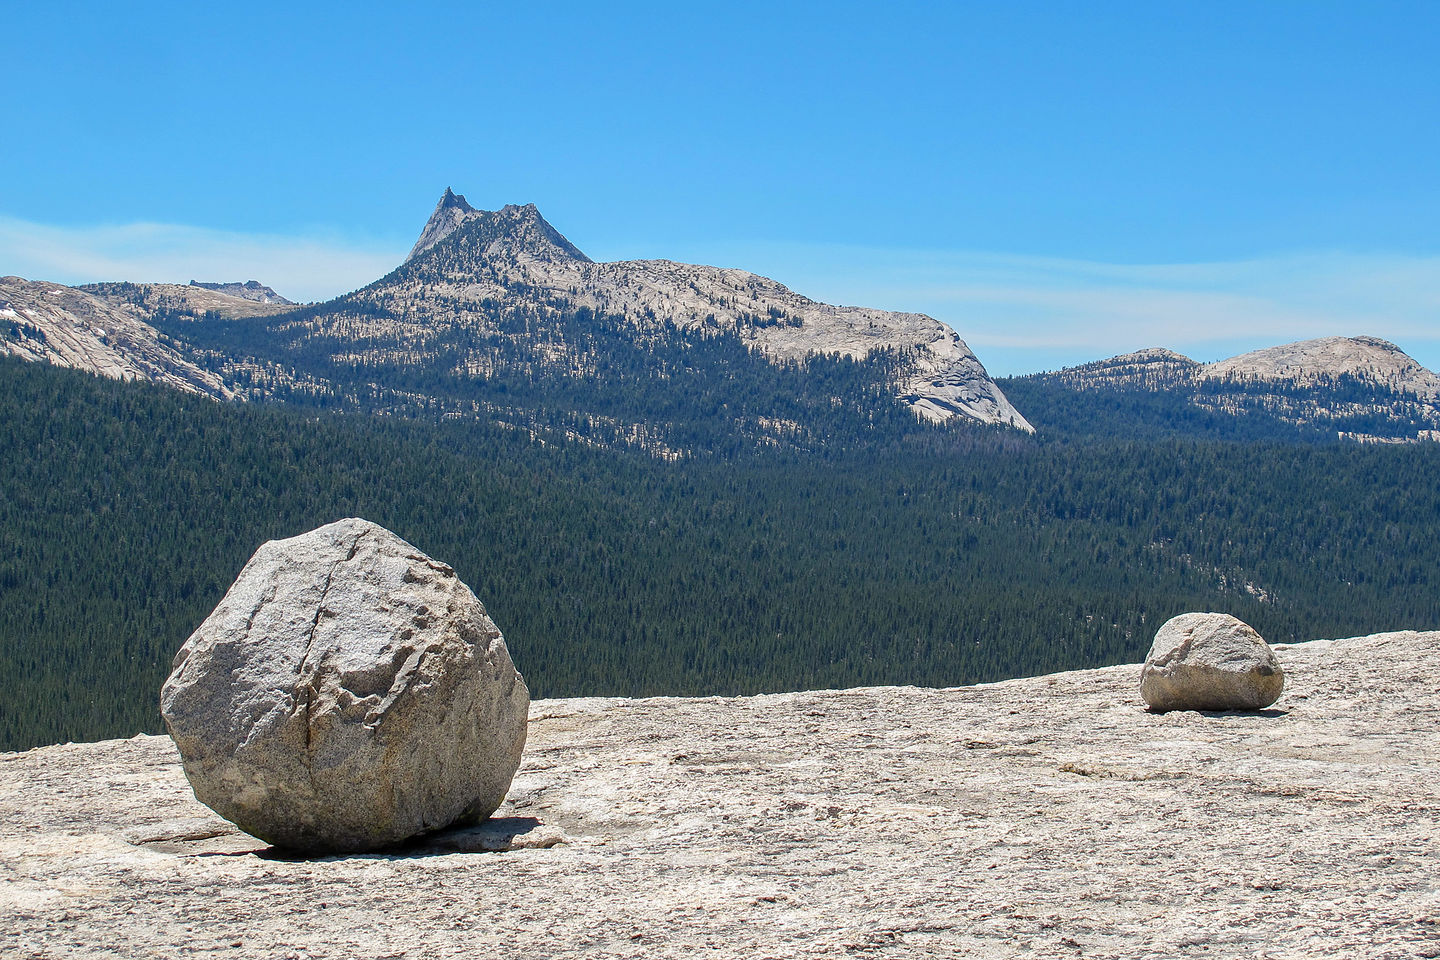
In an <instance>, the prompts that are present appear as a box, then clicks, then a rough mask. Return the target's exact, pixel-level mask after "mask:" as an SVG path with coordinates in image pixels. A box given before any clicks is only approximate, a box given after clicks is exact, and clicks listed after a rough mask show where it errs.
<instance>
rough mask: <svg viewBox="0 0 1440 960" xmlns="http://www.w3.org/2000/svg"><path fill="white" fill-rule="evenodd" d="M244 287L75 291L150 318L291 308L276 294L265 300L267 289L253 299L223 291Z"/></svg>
mask: <svg viewBox="0 0 1440 960" xmlns="http://www.w3.org/2000/svg"><path fill="white" fill-rule="evenodd" d="M250 282H251V283H254V282H255V281H253V280H252V281H250ZM243 286H244V285H243V284H234V283H227V284H202V283H195V282H194V281H191V282H190V283H188V284H183V283H128V282H113V283H112V282H106V283H87V284H85V285H84V286H82V287H77V288H76V289H78V290H83V291H85V292H86V293H93V294H96V295H98V296H100V297H102V298H104V299H105V300H107V301H109V302H110V303H112V304H115V305H116V306H125V305H128V306H130V307H133V308H139V310H140V311H141V312H142V315H146V314H148V315H153V314H154V313H155V312H156V311H159V310H172V311H177V312H180V313H188V314H193V315H195V316H197V317H198V316H200V315H202V314H205V313H216V314H219V315H220V316H222V317H229V318H234V319H240V318H245V317H268V316H271V315H272V314H276V313H282V312H284V311H285V310H288V309H290V308H291V307H293V306H294V304H292V303H291V302H290V301H289V300H286V299H285V298H284V297H280V296H279V295H278V294H277V295H275V297H274V298H273V299H266V296H265V292H266V291H268V292H269V293H271V294H274V293H275V292H274V291H273V290H271V289H270V288H269V287H264V286H261V287H259V291H258V292H256V295H255V296H242V295H241V293H239V292H237V291H234V290H230V289H222V288H231V287H243Z"/></svg>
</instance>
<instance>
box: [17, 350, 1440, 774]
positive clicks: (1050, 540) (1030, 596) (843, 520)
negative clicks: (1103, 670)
mask: <svg viewBox="0 0 1440 960" xmlns="http://www.w3.org/2000/svg"><path fill="white" fill-rule="evenodd" d="M1437 468H1440V446H1437V445H1433V444H1424V445H1418V446H1404V447H1383V448H1377V447H1361V446H1354V445H1333V444H1332V445H1304V444H1295V443H1289V444H1277V443H1264V442H1256V443H1243V444H1242V443H1229V442H1215V441H1197V440H1186V439H1180V438H1168V439H1165V438H1162V439H1155V440H1151V441H1147V442H1133V441H1129V440H1121V439H1096V440H1093V441H1092V442H1087V443H1077V442H1069V441H1064V440H1047V439H1045V438H1044V437H1043V436H1042V437H1041V438H1039V439H1030V438H1024V437H1021V436H1019V435H1017V434H1014V433H1011V432H1004V431H996V430H991V429H984V428H965V427H957V428H951V429H948V430H930V431H924V432H916V433H911V434H906V435H903V436H902V437H901V438H900V440H899V441H897V442H896V443H894V444H891V445H888V446H881V445H879V444H876V443H869V444H864V443H859V442H856V443H853V444H848V445H847V444H841V445H837V448H836V449H835V450H832V451H830V452H829V453H828V454H827V455H826V456H825V457H819V456H816V455H813V454H811V453H807V452H805V451H798V450H793V449H792V450H773V451H766V450H763V449H762V450H759V451H755V450H752V451H751V452H749V453H745V454H743V455H742V454H736V455H734V456H732V457H729V458H728V459H725V458H714V459H688V460H684V461H681V462H671V461H667V460H664V459H661V458H657V457H654V456H649V455H646V454H645V453H643V452H640V451H634V450H625V449H621V450H615V449H603V448H596V447H594V446H593V445H591V444H587V443H585V442H581V441H575V442H568V443H554V442H541V441H538V440H536V439H534V438H533V436H532V433H531V432H530V431H527V430H517V429H507V428H505V427H502V426H495V425H487V424H484V423H476V422H473V421H471V422H463V423H454V422H443V421H439V420H436V421H434V422H431V421H427V420H423V419H413V420H396V419H386V418H379V417H374V416H369V415H361V414H349V413H347V414H335V413H330V414H321V413H317V412H316V411H314V410H303V409H295V408H287V407H284V406H272V405H263V406H262V405H224V404H219V403H215V402H212V401H209V400H204V399H200V398H196V397H191V396H187V395H184V394H180V393H176V392H173V391H170V390H167V389H164V388H160V387H155V386H152V385H148V384H124V383H116V382H112V381H108V380H103V379H98V378H94V377H91V376H88V375H85V374H80V373H75V372H72V371H66V370H58V369H54V368H51V367H49V366H46V365H42V364H26V363H22V362H19V361H13V360H4V361H0V675H3V676H4V677H5V678H6V680H7V695H6V696H5V697H4V698H3V699H0V749H21V748H25V747H28V746H32V745H36V744H41V743H47V742H55V741H61V740H67V739H74V740H81V739H87V740H88V739H98V738H103V737H114V736H128V735H130V734H132V733H135V732H138V731H151V732H155V731H158V730H159V729H161V727H160V721H159V716H158V711H157V707H156V699H157V691H158V690H159V685H160V682H161V680H162V679H163V678H164V676H165V674H166V673H167V672H168V668H169V664H170V660H171V658H172V656H173V655H174V652H175V651H176V649H177V648H178V647H179V645H180V644H181V642H182V641H183V640H184V638H185V637H186V636H187V635H188V634H189V632H190V631H191V630H193V629H194V627H195V626H196V625H197V624H199V622H200V621H201V620H202V619H203V618H204V617H205V616H206V614H207V613H208V612H209V611H210V609H211V608H212V607H213V606H214V605H215V603H216V602H217V601H218V600H219V598H220V597H221V595H222V594H223V593H224V591H225V589H226V588H227V587H228V586H229V584H230V583H231V581H232V580H233V579H234V577H235V575H236V574H237V573H238V572H239V570H240V568H241V566H243V564H244V563H245V561H246V559H248V557H249V556H250V554H251V553H252V552H253V551H254V549H255V547H256V546H258V544H259V543H260V542H262V541H263V540H265V539H268V538H274V537H284V536H291V535H294V534H297V533H301V532H303V531H305V530H308V529H310V528H312V527H314V526H317V525H319V524H321V523H325V522H328V521H330V520H333V519H336V518H338V517H343V516H363V517H367V518H369V519H371V520H374V521H376V522H378V523H381V524H383V525H385V526H387V527H389V528H390V529H392V530H394V531H395V532H397V533H398V534H400V535H401V536H403V537H405V538H406V539H408V540H410V541H411V542H412V543H414V544H415V545H416V546H418V547H420V548H421V549H423V550H425V551H427V552H429V553H430V554H432V555H434V556H436V557H437V558H440V559H443V560H446V561H448V562H450V563H452V564H453V565H454V566H455V567H456V569H457V570H458V571H459V573H460V575H461V576H462V577H463V578H464V580H465V581H466V582H467V583H469V584H470V585H471V586H472V587H473V588H474V589H475V591H476V593H477V594H478V595H479V596H480V598H481V599H482V600H483V601H484V602H485V604H486V606H487V608H488V609H489V611H490V613H491V615H492V616H493V617H494V618H495V620H496V621H497V623H499V625H500V627H501V629H502V630H504V631H505V634H506V637H507V640H508V642H509V644H510V647H511V650H512V652H513V654H514V657H515V660H516V663H517V664H518V665H519V666H520V668H521V670H522V671H523V672H524V673H525V675H526V679H527V681H528V682H529V684H530V687H531V690H532V692H533V694H534V695H535V696H537V697H554V696H573V695H589V694H617V695H644V694H742V693H755V692H761V691H774V690H785V689H797V688H814V687H833V686H848V685H856V684H892V683H914V684H924V685H950V684H962V683H971V682H976V681H984V680H994V679H1000V678H1003V677H1009V676H1015V675H1021V674H1034V673H1040V672H1046V671H1051V670H1058V669H1066V668H1073V667H1082V666H1093V665H1100V664H1106V663H1115V662H1124V661H1136V660H1138V659H1140V658H1141V657H1142V656H1143V654H1144V652H1145V650H1146V648H1147V647H1148V645H1149V642H1150V638H1151V636H1152V635H1153V633H1154V629H1155V627H1156V626H1157V625H1158V624H1159V623H1160V622H1162V621H1163V620H1164V619H1166V618H1168V617H1170V616H1172V615H1173V614H1176V613H1179V612H1182V611H1186V610H1223V611H1226V612H1230V613H1233V614H1235V615H1237V616H1239V617H1241V618H1242V619H1244V620H1247V621H1248V622H1250V623H1252V624H1254V625H1255V626H1256V627H1257V628H1258V629H1259V630H1260V631H1261V632H1262V633H1263V634H1264V635H1265V636H1266V637H1267V638H1269V639H1270V640H1272V641H1283V640H1301V639H1308V638H1312V637H1319V636H1342V635H1352V634H1358V633H1365V632H1370V631H1376V630H1388V629H1399V628H1435V627H1437V626H1440V591H1437V589H1436V587H1437V583H1436V578H1437V571H1440V564H1437V561H1440V535H1437V534H1440V529H1437V527H1440V487H1437V484H1436V483H1435V480H1434V478H1435V476H1436V475H1437V472H1440V470H1437Z"/></svg>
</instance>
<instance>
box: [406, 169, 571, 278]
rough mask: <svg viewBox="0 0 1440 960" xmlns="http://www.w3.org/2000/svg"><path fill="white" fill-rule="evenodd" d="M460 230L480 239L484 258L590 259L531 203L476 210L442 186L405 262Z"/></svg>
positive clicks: (459, 196) (509, 204)
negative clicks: (433, 208) (526, 256)
mask: <svg viewBox="0 0 1440 960" xmlns="http://www.w3.org/2000/svg"><path fill="white" fill-rule="evenodd" d="M462 230H463V231H465V232H466V233H469V234H473V236H474V237H475V239H476V240H478V241H480V243H481V244H482V246H481V250H480V252H481V254H482V255H483V256H485V257H502V258H503V257H515V256H521V255H528V256H530V257H539V258H542V259H551V258H557V257H558V258H561V259H572V260H580V261H583V262H585V263H589V262H590V258H589V257H587V256H585V254H584V253H582V252H580V249H579V248H578V247H576V246H575V245H574V244H573V243H571V242H570V241H569V240H567V239H565V236H564V235H563V234H561V233H560V231H559V230H556V229H555V228H554V227H553V226H551V225H550V222H549V221H547V220H546V219H545V218H544V217H543V216H541V214H540V209H539V208H538V207H536V206H535V204H533V203H525V204H516V203H507V204H505V206H503V207H501V208H500V209H499V210H479V209H476V208H475V207H473V206H471V205H470V203H469V202H467V201H466V199H465V197H464V196H463V195H462V194H457V193H455V192H454V191H453V190H451V189H450V188H449V187H446V188H445V194H444V195H443V196H442V197H441V198H440V202H439V203H437V204H436V205H435V212H434V213H432V214H431V215H430V219H429V220H428V221H426V223H425V229H424V230H422V231H421V232H420V239H419V240H417V241H416V242H415V246H414V247H413V248H411V250H410V255H409V256H407V257H406V258H405V261H406V262H407V263H408V262H410V261H411V260H414V259H415V258H416V257H418V256H420V254H422V253H424V252H425V251H427V250H429V249H431V248H432V247H434V246H435V245H436V244H438V243H439V242H440V241H442V240H445V239H448V238H449V237H450V236H452V235H453V234H456V233H458V232H460V231H462Z"/></svg>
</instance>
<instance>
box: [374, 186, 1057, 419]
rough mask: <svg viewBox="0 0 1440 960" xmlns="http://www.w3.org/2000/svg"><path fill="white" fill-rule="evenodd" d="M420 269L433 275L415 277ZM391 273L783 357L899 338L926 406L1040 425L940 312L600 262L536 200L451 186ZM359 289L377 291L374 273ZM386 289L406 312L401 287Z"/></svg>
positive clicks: (914, 395) (867, 347)
mask: <svg viewBox="0 0 1440 960" xmlns="http://www.w3.org/2000/svg"><path fill="white" fill-rule="evenodd" d="M407 268H408V270H407ZM421 271H424V272H425V278H424V281H420V280H419V279H418V278H413V277H414V274H416V273H417V272H421ZM407 272H408V273H410V274H411V277H410V278H407V277H406V273H407ZM391 276H392V277H395V278H396V283H397V284H405V283H407V280H408V281H409V285H408V290H407V293H408V294H409V295H410V296H409V298H408V301H409V302H408V303H407V306H408V307H409V308H410V309H411V310H413V309H414V306H415V303H416V299H417V298H418V297H419V296H420V293H421V291H422V289H424V288H425V287H426V286H427V285H429V286H431V287H438V288H439V295H440V297H439V298H440V299H443V300H445V301H446V302H448V303H450V304H452V305H454V304H463V303H466V302H468V303H470V304H474V303H476V302H478V301H483V300H487V299H491V300H498V301H502V302H503V301H504V300H506V299H507V298H512V297H513V295H514V292H515V291H517V290H519V291H521V292H522V294H523V295H525V296H532V297H533V296H535V295H538V296H539V297H541V298H546V299H550V300H553V301H560V302H568V303H570V304H571V305H573V306H578V307H584V308H586V309H590V310H592V311H594V312H596V313H601V314H606V315H613V316H619V317H622V318H624V319H625V320H627V321H628V322H630V323H632V324H634V325H635V326H636V327H637V328H638V329H641V330H645V329H654V328H655V326H656V325H657V324H663V323H666V322H669V323H673V324H675V325H676V326H677V327H679V328H681V329H685V330H693V331H700V332H702V333H704V332H706V331H714V332H720V331H725V330H733V331H735V332H737V333H738V334H739V335H740V336H741V337H742V339H744V340H745V341H746V343H747V344H749V345H750V346H752V347H753V348H755V349H757V350H759V351H760V352H761V353H762V354H763V355H764V356H766V357H767V358H770V359H771V360H772V361H775V362H785V361H794V360H800V359H803V358H805V357H807V356H812V355H816V354H836V355H840V356H845V357H850V358H852V359H860V360H863V359H866V358H868V357H870V356H871V355H872V354H874V353H875V352H877V351H880V350H899V351H901V352H904V353H906V354H907V359H906V360H905V361H904V362H903V366H904V367H905V368H906V369H905V373H904V375H903V376H902V379H901V382H900V383H898V384H897V390H896V396H897V398H898V399H899V400H900V401H901V402H902V403H904V404H906V405H908V406H909V407H911V409H912V410H914V411H915V412H916V413H917V415H919V416H921V417H923V418H925V419H927V420H929V421H931V422H935V423H943V422H945V421H947V420H950V419H952V418H955V417H960V418H968V419H974V420H978V421H980V422H982V423H999V424H1004V425H1007V426H1011V427H1013V428H1015V429H1017V430H1021V431H1023V432H1031V431H1033V427H1031V426H1030V424H1029V422H1028V421H1027V420H1026V419H1025V417H1024V416H1023V415H1022V414H1021V413H1020V411H1018V410H1016V409H1015V408H1014V406H1013V405H1012V404H1010V402H1009V400H1008V399H1006V397H1005V395H1004V393H1003V392H1002V391H1001V390H1000V388H999V387H998V386H997V385H996V384H995V383H994V381H993V380H992V379H991V378H990V376H989V374H988V373H986V371H985V368H984V366H983V364H981V363H980V361H979V359H978V358H977V357H976V356H975V355H974V353H973V352H972V351H971V350H970V348H969V347H968V346H967V345H966V343H965V341H964V340H962V339H961V338H960V336H959V335H958V334H957V333H956V332H955V331H954V330H953V329H951V328H950V327H948V326H946V325H945V324H943V323H941V322H940V321H938V320H935V319H934V318H932V317H929V316H926V315H924V314H918V313H903V312H896V311H886V310H877V309H873V308H867V307H851V306H836V305H832V304H826V303H821V302H819V301H815V300H812V299H810V298H809V297H805V296H803V295H801V294H797V293H795V292H794V291H792V290H790V289H789V288H788V287H786V286H784V285H783V284H781V283H779V282H778V281H775V280H771V279H770V278H768V277H762V276H759V275H758V274H754V273H751V272H749V271H746V270H739V269H732V268H723V267H712V266H705V265H699V264H685V263H679V262H676V261H672V260H663V259H660V260H625V261H614V262H608V263H596V262H595V261H592V260H591V259H590V258H589V257H587V256H586V255H585V254H584V253H583V252H581V251H580V250H579V249H578V248H576V247H575V246H574V245H573V244H571V243H570V242H569V241H568V240H567V239H566V238H565V237H564V236H563V235H562V234H560V233H559V231H557V230H555V229H554V227H553V226H551V225H550V224H549V222H548V221H546V220H545V218H544V217H543V216H542V215H541V214H540V213H539V210H538V209H537V208H536V207H535V205H534V204H525V205H523V206H517V205H513V204H511V205H507V206H505V207H502V208H501V209H500V210H498V211H483V210H476V209H475V208H474V207H472V206H471V205H470V204H469V203H468V202H467V201H466V200H465V198H464V197H463V196H460V195H457V194H455V193H453V191H451V190H449V189H448V188H447V190H446V192H445V194H444V195H443V196H442V197H441V199H440V202H439V203H438V204H437V205H436V208H435V212H434V213H433V214H431V217H430V219H429V220H428V221H427V222H426V225H425V227H424V229H423V230H422V232H421V236H420V240H419V241H417V243H416V246H415V248H414V249H413V250H412V251H411V255H410V257H408V258H407V260H406V261H405V263H404V264H403V265H402V267H401V269H400V270H397V271H396V272H395V273H394V274H392V275H391ZM367 291H368V293H367ZM361 293H362V295H364V296H370V297H376V285H374V284H372V285H371V287H368V288H366V291H362V292H361ZM383 299H385V300H388V301H389V302H387V303H386V304H385V305H386V306H387V308H388V309H390V310H391V311H392V312H398V311H397V304H396V302H395V301H396V300H397V299H398V298H397V297H396V296H395V295H394V294H393V293H391V294H390V296H388V297H385V298H383Z"/></svg>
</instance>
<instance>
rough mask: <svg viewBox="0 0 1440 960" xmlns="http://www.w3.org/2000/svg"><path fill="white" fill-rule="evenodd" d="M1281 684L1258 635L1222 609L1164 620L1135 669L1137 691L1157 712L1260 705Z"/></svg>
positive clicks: (1265, 704)
mask: <svg viewBox="0 0 1440 960" xmlns="http://www.w3.org/2000/svg"><path fill="white" fill-rule="evenodd" d="M1284 687H1285V673H1284V671H1283V670H1282V669H1281V667H1280V664H1279V663H1278V662H1277V661H1276V660H1275V654H1274V653H1272V652H1271V650H1270V647H1269V645H1268V644H1267V643H1266V642H1265V640H1264V638H1262V637H1261V636H1260V634H1258V633H1256V632H1255V628H1253V627H1251V626H1250V625H1249V624H1248V623H1245V622H1244V621H1242V620H1238V619H1236V618H1235V617H1232V616H1230V615H1229V614H1228V613H1182V614H1181V615H1180V616H1178V617H1171V618H1170V619H1169V620H1166V621H1165V622H1164V623H1163V624H1161V625H1160V629H1159V630H1157V631H1155V642H1154V643H1153V644H1152V645H1151V646H1150V653H1149V654H1148V655H1146V657H1145V666H1144V667H1143V668H1142V669H1141V671H1140V695H1141V696H1143V697H1144V698H1145V702H1146V703H1148V704H1149V705H1150V709H1152V710H1157V711H1162V712H1163V711H1166V710H1260V709H1262V708H1264V707H1268V706H1270V704H1272V703H1274V702H1275V701H1276V700H1278V699H1279V697H1280V691H1281V690H1283V689H1284Z"/></svg>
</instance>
